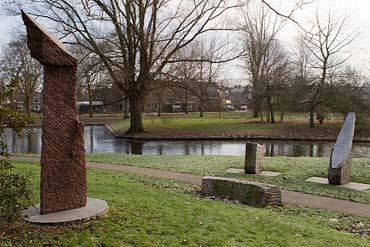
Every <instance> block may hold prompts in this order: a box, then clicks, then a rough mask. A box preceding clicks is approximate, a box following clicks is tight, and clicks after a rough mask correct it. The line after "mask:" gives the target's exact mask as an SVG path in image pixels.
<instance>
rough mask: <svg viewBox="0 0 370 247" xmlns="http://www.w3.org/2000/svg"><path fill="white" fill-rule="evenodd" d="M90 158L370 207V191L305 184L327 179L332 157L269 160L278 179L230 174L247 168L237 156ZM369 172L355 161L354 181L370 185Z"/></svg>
mask: <svg viewBox="0 0 370 247" xmlns="http://www.w3.org/2000/svg"><path fill="white" fill-rule="evenodd" d="M87 158H88V160H90V161H96V162H102V163H110V164H126V165H130V166H137V167H146V168H153V169H159V170H167V171H175V172H182V173H191V174H195V175H201V176H205V175H215V176H226V177H236V178H240V179H247V180H253V181H258V182H263V183H269V184H274V185H278V186H279V187H281V188H284V189H287V190H292V191H301V192H306V193H310V194H315V195H322V196H329V197H335V198H340V199H348V200H352V201H356V202H361V203H368V204H370V190H367V191H355V190H351V189H346V188H339V187H337V186H333V185H321V184H316V183H311V182H306V181H305V180H306V179H307V178H309V177H313V176H318V177H326V176H327V172H328V164H329V159H328V158H307V157H265V158H264V163H263V170H266V171H275V172H282V173H283V175H281V176H278V177H274V178H268V177H262V176H256V175H246V174H227V173H226V172H225V171H226V170H227V169H228V168H243V162H244V161H243V157H235V156H191V155H190V156H150V155H125V154H89V155H87ZM369 171H370V159H369V158H361V159H354V161H353V169H352V177H351V181H352V182H358V183H370V181H369V176H370V172H369Z"/></svg>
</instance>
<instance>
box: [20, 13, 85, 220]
mask: <svg viewBox="0 0 370 247" xmlns="http://www.w3.org/2000/svg"><path fill="white" fill-rule="evenodd" d="M22 18H23V21H24V23H25V25H26V27H27V38H28V47H29V49H30V50H31V55H32V57H33V58H35V59H37V60H38V61H39V62H40V63H41V64H42V65H43V66H44V96H43V97H44V98H43V103H44V121H43V129H42V130H43V133H42V150H41V195H40V199H41V204H40V213H41V214H48V213H54V212H59V211H64V210H69V209H75V208H80V207H84V206H85V205H86V203H87V186H86V164H85V150H84V140H83V131H84V128H83V124H82V123H81V122H80V121H79V117H78V112H77V108H76V100H77V97H76V94H77V92H76V83H77V60H76V59H75V58H74V57H73V56H72V55H71V54H70V53H68V51H67V50H66V49H65V47H64V46H63V44H62V43H61V42H60V41H59V40H57V39H55V38H53V37H52V36H51V35H49V34H48V33H47V32H46V31H45V30H44V29H43V28H42V27H41V26H39V25H38V24H37V23H35V22H34V21H33V20H32V19H31V18H30V16H28V15H27V14H26V13H24V12H22Z"/></svg>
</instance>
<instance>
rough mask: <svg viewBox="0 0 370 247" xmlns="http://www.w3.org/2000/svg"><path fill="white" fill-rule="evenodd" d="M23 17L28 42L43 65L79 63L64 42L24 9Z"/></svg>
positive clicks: (32, 54)
mask: <svg viewBox="0 0 370 247" xmlns="http://www.w3.org/2000/svg"><path fill="white" fill-rule="evenodd" d="M22 19H23V22H24V24H25V25H26V27H27V44H28V47H29V49H30V50H31V56H32V57H33V58H35V59H37V60H38V61H39V62H40V63H41V64H43V65H57V66H58V65H59V66H76V65H77V60H76V59H75V58H74V57H73V56H72V55H71V54H70V53H69V52H68V51H67V49H66V48H65V47H64V45H63V44H62V42H60V41H59V40H58V39H57V38H55V37H53V36H52V35H51V34H49V33H48V32H47V31H46V30H45V29H44V28H43V27H42V26H40V25H39V24H37V23H36V22H35V21H34V20H33V19H32V18H31V17H30V16H29V15H28V14H26V13H25V12H24V11H23V10H22Z"/></svg>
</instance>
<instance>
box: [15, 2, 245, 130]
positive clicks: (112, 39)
mask: <svg viewBox="0 0 370 247" xmlns="http://www.w3.org/2000/svg"><path fill="white" fill-rule="evenodd" d="M15 1H16V2H17V0H15ZM12 2H14V1H12ZM238 2H239V1H234V0H232V1H231V0H228V1H226V0H213V1H208V0H194V1H178V0H139V1H137V0H115V1H111V0H109V1H108V0H81V1H74V0H42V1H41V0H40V1H27V0H26V1H24V0H23V1H18V3H21V5H23V6H24V7H25V8H26V10H27V12H28V13H30V14H32V15H33V16H38V17H41V18H44V19H47V20H48V21H49V22H52V23H54V24H55V29H56V31H58V33H59V34H60V35H61V36H64V37H67V40H68V41H69V43H74V44H79V45H81V46H83V47H84V48H85V49H87V50H89V51H90V52H93V53H95V54H96V55H97V56H98V57H99V58H100V59H101V61H102V63H103V64H104V66H105V67H106V69H107V71H108V72H109V74H110V76H111V77H112V80H113V81H114V83H115V84H116V85H117V87H118V88H119V89H120V90H121V91H122V92H123V93H124V94H125V95H127V96H128V98H129V102H130V128H129V130H128V132H142V131H144V127H143V123H142V110H143V104H144V101H145V97H146V95H147V93H148V91H150V90H153V88H152V82H153V81H154V80H155V79H156V78H157V77H158V75H159V74H160V73H161V72H162V70H163V69H164V68H165V67H166V66H167V65H168V64H170V63H173V62H176V61H174V59H173V58H174V54H175V53H176V52H177V51H179V50H181V49H183V48H184V47H186V46H187V45H189V44H191V43H192V42H194V41H195V40H197V39H198V38H199V37H200V36H201V35H204V34H206V33H209V32H215V31H216V32H217V31H221V30H230V28H229V27H226V24H223V23H221V21H223V20H222V18H223V17H225V16H226V13H227V12H228V10H230V9H233V8H236V7H239V3H238ZM101 43H104V45H101Z"/></svg>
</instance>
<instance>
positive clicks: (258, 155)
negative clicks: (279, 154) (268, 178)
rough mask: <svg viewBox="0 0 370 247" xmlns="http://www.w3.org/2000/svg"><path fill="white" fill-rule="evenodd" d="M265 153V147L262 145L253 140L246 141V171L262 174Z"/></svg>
mask: <svg viewBox="0 0 370 247" xmlns="http://www.w3.org/2000/svg"><path fill="white" fill-rule="evenodd" d="M264 154H265V148H264V147H263V146H262V145H260V144H258V143H253V142H248V143H246V145H245V166H244V170H245V173H247V174H261V172H262V161H263V156H264Z"/></svg>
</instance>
